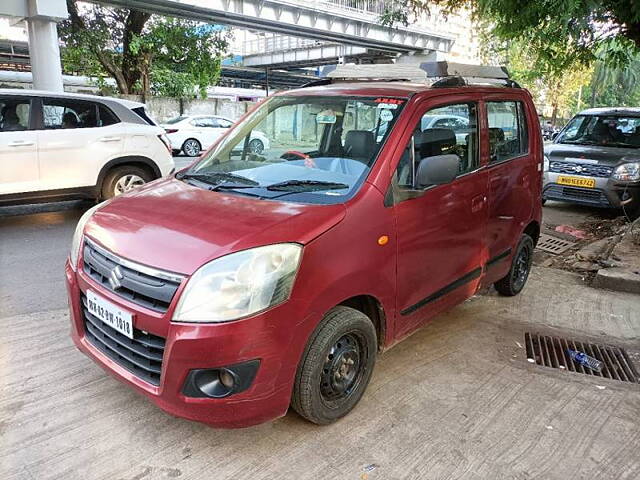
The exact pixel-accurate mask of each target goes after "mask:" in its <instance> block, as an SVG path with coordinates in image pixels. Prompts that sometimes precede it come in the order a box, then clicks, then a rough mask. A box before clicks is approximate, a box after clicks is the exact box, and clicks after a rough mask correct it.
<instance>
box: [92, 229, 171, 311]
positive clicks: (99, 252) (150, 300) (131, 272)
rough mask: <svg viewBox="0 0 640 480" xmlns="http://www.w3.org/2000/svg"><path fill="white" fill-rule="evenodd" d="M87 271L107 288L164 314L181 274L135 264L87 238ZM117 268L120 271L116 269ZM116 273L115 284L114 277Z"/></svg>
mask: <svg viewBox="0 0 640 480" xmlns="http://www.w3.org/2000/svg"><path fill="white" fill-rule="evenodd" d="M83 257H84V258H83V259H84V272H85V273H86V274H87V275H89V276H90V277H91V278H92V279H93V280H95V281H96V282H97V283H99V284H100V285H102V286H103V287H104V288H106V289H107V290H110V291H112V292H113V293H115V294H116V295H119V296H121V297H123V298H126V299H127V300H129V301H131V302H133V303H135V304H137V305H140V306H143V307H145V308H148V309H151V310H155V311H156V312H161V313H164V312H166V311H167V309H168V308H169V304H170V303H171V299H172V298H173V296H174V295H175V293H176V290H178V287H179V286H180V282H181V280H182V277H181V276H180V275H177V274H173V273H168V272H162V271H159V270H155V269H152V268H150V267H144V266H141V265H135V264H133V263H132V262H129V261H127V260H123V259H121V258H120V257H118V256H116V255H114V254H112V253H110V252H108V251H106V250H104V249H103V248H101V247H98V246H97V245H96V244H95V243H93V242H92V241H90V240H88V239H85V242H84V249H83ZM116 269H117V270H116ZM114 275H115V276H116V278H117V283H118V284H116V286H115V287H114V284H113V282H112V281H111V279H112V278H113V276H114Z"/></svg>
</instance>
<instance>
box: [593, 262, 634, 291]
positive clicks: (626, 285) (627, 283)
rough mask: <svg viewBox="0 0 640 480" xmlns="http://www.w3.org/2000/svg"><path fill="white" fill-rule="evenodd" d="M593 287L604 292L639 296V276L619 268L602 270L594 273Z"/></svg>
mask: <svg viewBox="0 0 640 480" xmlns="http://www.w3.org/2000/svg"><path fill="white" fill-rule="evenodd" d="M593 286H594V287H596V288H604V289H606V290H615V291H618V292H628V293H637V294H640V274H639V273H636V272H633V271H631V270H628V269H626V268H620V267H614V268H603V269H600V270H598V273H596V276H595V278H594V279H593Z"/></svg>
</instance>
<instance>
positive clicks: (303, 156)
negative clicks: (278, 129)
mask: <svg viewBox="0 0 640 480" xmlns="http://www.w3.org/2000/svg"><path fill="white" fill-rule="evenodd" d="M291 155H293V156H296V157H300V158H301V159H302V160H304V166H305V167H308V168H316V162H314V161H313V158H311V157H310V156H309V155H307V154H306V153H304V152H300V151H298V150H288V151H286V152H284V153H283V154H282V155H280V158H284V159H285V160H289V161H290V160H295V158H290V156H291Z"/></svg>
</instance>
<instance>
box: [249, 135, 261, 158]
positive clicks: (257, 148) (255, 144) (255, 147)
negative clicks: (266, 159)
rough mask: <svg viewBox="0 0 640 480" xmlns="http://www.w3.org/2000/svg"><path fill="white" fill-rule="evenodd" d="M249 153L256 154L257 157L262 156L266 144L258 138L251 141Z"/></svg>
mask: <svg viewBox="0 0 640 480" xmlns="http://www.w3.org/2000/svg"><path fill="white" fill-rule="evenodd" d="M249 151H250V152H251V153H255V154H256V155H260V154H261V153H262V152H264V143H262V140H259V139H257V138H254V139H253V140H251V141H250V142H249Z"/></svg>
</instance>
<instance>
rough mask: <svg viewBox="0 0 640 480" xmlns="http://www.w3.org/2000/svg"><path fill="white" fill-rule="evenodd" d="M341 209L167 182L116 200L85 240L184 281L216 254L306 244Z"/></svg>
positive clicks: (90, 227) (93, 219)
mask: <svg viewBox="0 0 640 480" xmlns="http://www.w3.org/2000/svg"><path fill="white" fill-rule="evenodd" d="M344 216H345V207H344V205H342V204H337V205H308V204H299V203H286V202H280V201H273V200H260V199H257V198H252V197H246V196H242V195H235V194H227V193H222V192H211V191H209V190H204V189H201V188H197V187H194V186H192V185H189V184H186V183H184V182H181V181H179V180H176V179H175V178H173V177H170V178H166V179H162V180H158V181H156V182H152V183H150V184H148V185H146V186H144V187H142V188H140V189H138V190H136V191H134V192H131V193H129V194H125V195H122V196H120V197H116V198H114V199H113V200H111V201H110V202H108V203H107V204H106V205H105V206H103V207H102V208H100V209H98V211H96V213H94V214H93V215H92V217H91V218H90V220H89V221H88V222H87V225H86V227H85V234H86V235H87V236H89V237H90V238H92V239H93V240H95V241H97V242H98V243H99V244H101V245H102V246H103V247H105V248H107V249H108V250H110V251H112V252H113V253H115V254H117V255H119V256H122V257H124V258H127V259H129V260H132V261H135V262H138V263H141V264H144V265H149V266H152V267H156V268H160V269H164V270H168V271H172V272H176V273H183V274H187V275H190V274H192V273H193V272H194V271H195V270H196V269H198V268H199V267H200V266H202V265H203V264H205V263H206V262H208V261H210V260H213V259H214V258H217V257H220V256H222V255H225V254H228V253H231V252H235V251H238V250H244V249H247V248H251V247H257V246H260V245H268V244H273V243H280V242H297V243H301V244H306V243H308V242H310V241H311V240H313V239H314V238H316V237H317V236H319V235H321V234H322V233H324V232H326V231H327V230H329V229H330V228H331V227H333V226H334V225H336V224H337V223H339V222H340V221H341V220H342V219H343V218H344Z"/></svg>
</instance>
